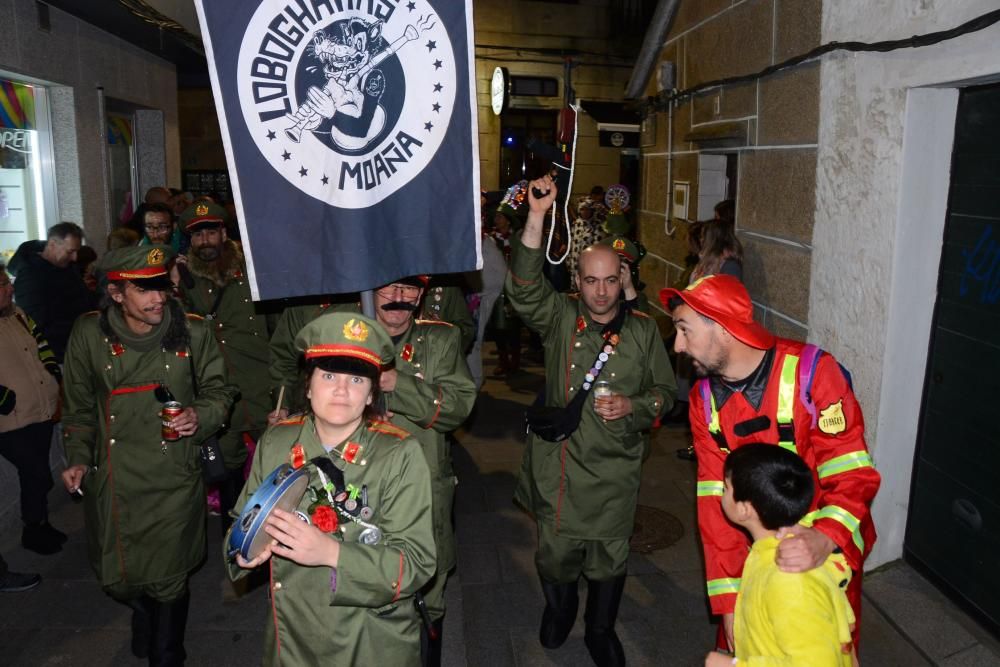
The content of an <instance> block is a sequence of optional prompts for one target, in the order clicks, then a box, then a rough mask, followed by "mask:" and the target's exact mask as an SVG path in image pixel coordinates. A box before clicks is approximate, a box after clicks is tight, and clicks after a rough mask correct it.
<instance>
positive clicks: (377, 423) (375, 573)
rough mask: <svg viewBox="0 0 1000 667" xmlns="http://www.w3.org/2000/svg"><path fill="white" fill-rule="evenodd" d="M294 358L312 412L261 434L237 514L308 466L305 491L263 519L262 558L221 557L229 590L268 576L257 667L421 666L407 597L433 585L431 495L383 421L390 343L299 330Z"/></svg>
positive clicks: (360, 324) (409, 443)
mask: <svg viewBox="0 0 1000 667" xmlns="http://www.w3.org/2000/svg"><path fill="white" fill-rule="evenodd" d="M296 347H297V348H298V349H299V350H300V352H301V353H302V357H303V361H304V366H305V370H306V377H307V380H308V382H307V387H308V389H307V394H306V397H307V400H308V403H309V406H310V409H309V410H308V412H307V414H306V415H305V416H302V417H297V418H290V419H286V420H283V421H281V422H278V423H277V424H275V425H274V426H272V427H271V428H269V429H268V430H267V431H266V432H265V434H264V436H263V437H262V439H261V441H260V443H259V445H258V447H257V452H256V454H255V455H254V462H253V468H252V470H251V472H250V478H249V479H248V480H247V483H246V486H245V487H244V489H243V494H242V496H241V498H240V499H239V501H237V504H236V507H237V508H242V507H243V506H244V505H245V504H246V501H247V499H248V498H250V497H251V496H252V495H253V493H254V492H255V491H256V489H257V488H258V487H259V486H260V484H261V482H262V481H263V480H264V478H265V477H267V476H268V475H269V474H270V473H271V472H272V471H273V470H274V469H276V468H277V467H278V466H280V465H282V464H284V463H289V464H290V465H291V466H292V467H294V468H300V467H303V466H307V467H308V469H309V471H310V479H311V481H310V486H309V489H308V490H307V492H306V494H305V496H304V497H303V498H302V500H301V502H300V503H299V505H298V507H297V511H296V512H294V513H290V512H283V511H281V510H275V511H274V512H273V513H272V514H271V516H270V517H268V519H267V521H266V522H265V526H264V530H265V531H266V532H267V534H268V535H270V536H271V537H272V538H274V539H273V540H272V541H271V543H270V545H269V546H268V547H267V548H266V549H265V550H264V552H263V553H261V554H260V555H259V556H257V557H256V558H254V559H253V560H252V561H249V562H247V561H246V560H244V559H243V557H242V556H240V555H238V554H237V555H236V556H235V559H232V558H230V557H229V556H228V555H227V562H228V565H229V571H230V576H231V577H233V578H234V579H235V578H237V577H239V576H241V575H244V574H246V572H247V571H248V570H251V569H253V568H256V567H258V566H260V565H262V564H264V563H265V562H266V563H268V565H269V566H270V570H271V578H270V580H271V604H272V607H273V610H272V613H271V614H270V615H269V616H270V617H269V619H268V622H267V626H266V627H267V629H266V641H265V649H264V664H281V665H354V664H366V663H368V664H376V663H378V664H387V665H419V664H420V637H419V630H420V627H419V624H420V617H419V615H418V612H417V609H416V607H415V605H414V601H413V596H414V594H415V593H416V592H417V591H419V590H420V587H421V586H422V585H423V584H424V583H425V582H427V581H428V580H429V579H430V577H431V576H432V575H433V574H434V567H435V547H434V535H433V528H432V523H431V483H430V473H429V471H428V468H427V463H426V461H425V459H424V455H423V452H422V451H421V448H420V445H419V443H418V442H417V441H416V440H415V439H414V438H412V437H410V435H409V434H408V433H407V432H406V431H404V430H402V429H400V428H397V427H395V426H393V425H391V424H389V423H386V422H383V421H381V420H380V417H381V416H382V412H383V410H381V409H380V407H379V406H380V405H381V404H382V399H381V395H380V392H379V390H378V386H379V385H378V377H379V374H380V371H381V368H382V367H383V366H384V365H385V364H387V363H388V362H390V361H391V360H392V359H393V356H394V352H393V346H392V342H391V340H390V339H389V336H388V335H387V334H386V333H385V331H384V330H383V329H382V328H381V327H380V326H379V325H378V324H377V323H375V322H374V321H372V320H370V319H368V318H366V317H363V316H361V315H357V314H353V313H336V314H332V315H329V316H327V317H323V318H320V319H317V320H314V321H313V322H311V323H310V324H308V325H306V327H305V328H304V329H302V331H301V332H300V333H299V335H298V337H297V338H296ZM306 519H308V521H307V520H306ZM228 542H229V540H228V539H227V540H226V542H225V544H226V546H228Z"/></svg>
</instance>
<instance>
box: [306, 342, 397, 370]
mask: <svg viewBox="0 0 1000 667" xmlns="http://www.w3.org/2000/svg"><path fill="white" fill-rule="evenodd" d="M305 356H306V359H316V358H318V357H353V358H354V359H360V360H361V361H367V362H368V363H369V364H371V365H372V366H375V367H376V368H382V359H381V358H380V357H379V356H378V355H377V354H375V353H374V352H372V351H371V350H369V349H368V348H366V347H359V346H357V345H343V344H334V345H314V346H313V347H310V348H308V349H307V350H306V351H305Z"/></svg>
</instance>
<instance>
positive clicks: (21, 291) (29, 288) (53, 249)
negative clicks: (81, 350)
mask: <svg viewBox="0 0 1000 667" xmlns="http://www.w3.org/2000/svg"><path fill="white" fill-rule="evenodd" d="M82 243H83V230H82V229H80V226H79V225H76V224H74V223H72V222H60V223H59V224H57V225H54V226H53V227H51V228H50V229H49V233H48V240H47V241H45V242H44V243H43V242H41V241H27V242H25V243H22V244H21V246H20V247H19V248H18V249H17V252H15V253H14V257H13V258H11V261H10V267H9V272H10V273H11V274H12V275H14V277H15V278H16V280H15V281H14V301H15V302H16V303H17V305H18V306H19V307H20V308H21V309H22V310H24V312H26V313H27V314H28V315H29V316H30V317H31V319H32V320H34V321H35V324H37V325H38V328H39V329H40V330H41V332H42V335H43V336H44V337H45V338H46V340H48V341H49V345H51V346H52V351H53V352H54V353H55V355H56V359H57V360H58V361H59V363H62V358H63V352H64V351H65V350H66V342H67V341H68V340H69V332H70V330H71V329H72V328H73V322H75V321H76V318H77V317H78V316H80V315H81V314H82V313H85V312H87V311H89V310H94V309H95V308H96V306H97V304H96V303H95V301H96V300H95V298H94V296H93V294H92V293H91V292H90V290H88V289H87V286H86V284H85V283H84V282H83V277H82V276H81V275H80V272H79V271H78V270H77V269H76V267H75V266H74V262H75V261H76V259H77V253H78V252H79V250H80V246H81V244H82Z"/></svg>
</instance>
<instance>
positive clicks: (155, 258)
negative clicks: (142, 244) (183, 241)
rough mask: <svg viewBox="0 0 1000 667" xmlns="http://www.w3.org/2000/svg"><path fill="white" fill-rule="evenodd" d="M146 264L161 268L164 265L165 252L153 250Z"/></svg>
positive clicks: (147, 257) (149, 253) (148, 254)
mask: <svg viewBox="0 0 1000 667" xmlns="http://www.w3.org/2000/svg"><path fill="white" fill-rule="evenodd" d="M146 264H148V265H149V266H159V265H160V264H163V251H162V250H160V249H159V248H153V249H152V250H150V251H149V252H148V253H147V254H146Z"/></svg>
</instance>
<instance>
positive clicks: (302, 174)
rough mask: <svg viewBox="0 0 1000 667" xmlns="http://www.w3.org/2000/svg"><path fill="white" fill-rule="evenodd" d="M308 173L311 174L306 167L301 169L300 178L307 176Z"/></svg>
mask: <svg viewBox="0 0 1000 667" xmlns="http://www.w3.org/2000/svg"><path fill="white" fill-rule="evenodd" d="M308 173H309V170H308V169H306V168H305V167H302V168H301V169H299V176H305V175H306V174H308Z"/></svg>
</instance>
